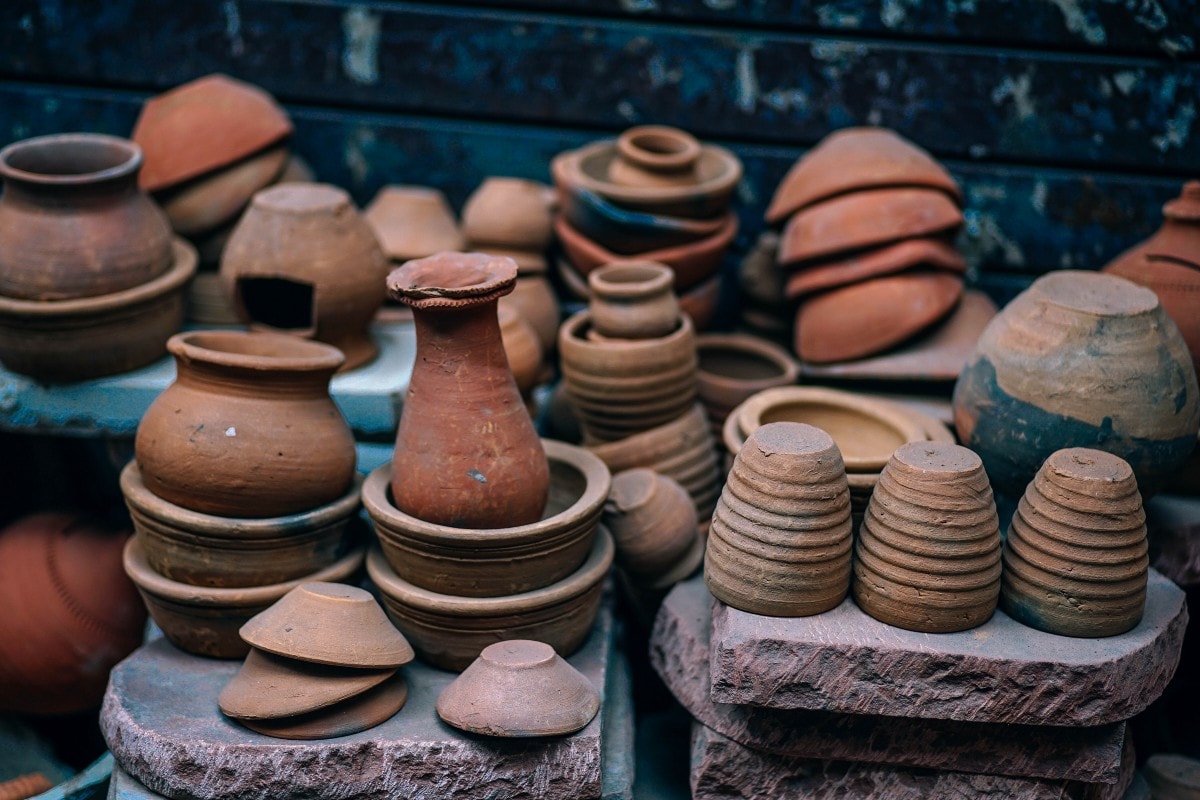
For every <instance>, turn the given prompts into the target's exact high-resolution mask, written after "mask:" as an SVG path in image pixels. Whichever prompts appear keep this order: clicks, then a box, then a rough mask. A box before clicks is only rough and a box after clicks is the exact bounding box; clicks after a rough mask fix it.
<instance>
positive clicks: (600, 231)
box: [560, 187, 726, 253]
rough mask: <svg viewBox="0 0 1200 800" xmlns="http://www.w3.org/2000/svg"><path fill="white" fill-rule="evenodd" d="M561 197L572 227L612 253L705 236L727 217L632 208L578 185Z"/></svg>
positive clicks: (637, 250)
mask: <svg viewBox="0 0 1200 800" xmlns="http://www.w3.org/2000/svg"><path fill="white" fill-rule="evenodd" d="M560 199H561V205H562V215H563V217H564V218H565V219H566V221H567V222H569V223H570V224H571V227H572V228H574V229H575V230H577V231H578V232H579V233H581V234H583V235H584V236H586V237H587V238H588V239H591V240H592V241H593V242H595V243H596V244H598V245H600V246H601V247H604V248H607V249H608V250H611V251H613V252H614V253H645V252H648V251H651V250H662V249H664V248H667V247H674V246H677V245H682V244H687V243H688V242H694V241H697V240H699V239H705V238H707V237H709V236H712V235H713V234H715V233H716V232H717V231H718V230H720V228H721V226H722V225H724V224H725V221H726V219H725V216H724V215H723V214H722V215H718V216H715V217H705V218H702V219H692V218H689V217H676V216H672V215H670V214H651V213H647V212H645V211H635V210H632V209H628V208H625V207H624V206H620V205H617V204H616V203H613V202H611V201H609V200H607V199H606V198H604V197H601V196H600V195H598V194H596V193H595V192H590V191H588V190H587V189H582V188H579V187H575V188H574V189H571V190H569V191H566V192H564V193H563V194H562V196H561V198H560Z"/></svg>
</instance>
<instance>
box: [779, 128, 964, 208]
mask: <svg viewBox="0 0 1200 800" xmlns="http://www.w3.org/2000/svg"><path fill="white" fill-rule="evenodd" d="M901 186H923V187H928V188H931V189H937V190H939V191H942V192H945V193H946V194H947V195H948V196H949V197H951V198H952V199H953V200H954V201H955V202H956V203H958V204H960V205H961V203H962V193H961V192H960V191H959V188H958V184H957V183H955V181H954V178H952V177H950V174H949V173H948V172H946V170H945V169H944V168H943V167H942V165H941V164H939V163H938V162H937V161H935V160H934V159H933V157H932V156H930V155H929V153H927V152H925V151H924V150H922V149H921V148H919V147H917V146H916V145H915V144H913V143H912V142H910V141H908V140H907V139H905V138H903V137H901V136H900V135H899V134H897V133H896V132H895V131H890V130H887V129H885V128H844V129H842V130H840V131H834V132H833V133H831V134H829V135H828V136H826V137H825V138H824V139H822V140H821V141H820V142H819V143H818V144H817V146H816V147H814V148H813V149H812V150H810V151H809V152H807V153H805V154H804V157H803V158H801V159H800V160H799V161H797V162H796V163H795V164H794V165H793V166H792V168H791V169H790V170H788V173H787V175H785V176H784V177H783V180H782V181H780V183H779V188H778V189H776V190H775V196H774V197H772V198H771V204H770V206H769V207H768V208H767V214H766V218H767V223H768V224H771V225H778V224H779V223H781V222H783V221H784V220H786V219H787V218H788V217H790V216H792V215H793V214H795V213H796V212H797V211H799V210H801V209H803V208H807V207H809V206H811V205H814V204H815V203H817V202H819V201H822V200H827V199H828V198H831V197H835V196H837V195H842V194H846V193H849V192H855V191H860V190H863V189H876V188H884V187H901Z"/></svg>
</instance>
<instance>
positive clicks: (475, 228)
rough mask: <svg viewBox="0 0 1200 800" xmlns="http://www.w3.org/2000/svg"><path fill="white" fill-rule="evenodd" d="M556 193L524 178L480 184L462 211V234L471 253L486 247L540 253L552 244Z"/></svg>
mask: <svg viewBox="0 0 1200 800" xmlns="http://www.w3.org/2000/svg"><path fill="white" fill-rule="evenodd" d="M553 204H554V190H553V189H551V188H550V187H549V186H546V185H544V184H541V183H538V182H536V181H529V180H524V179H522V178H502V177H492V178H488V179H487V180H485V181H484V182H483V183H482V184H480V186H479V188H477V189H476V190H475V191H474V192H472V193H471V196H470V197H468V198H467V202H466V203H465V204H464V205H463V211H462V232H463V236H465V237H466V239H467V241H468V242H469V243H470V247H471V249H472V250H482V251H484V252H489V250H488V247H487V245H498V246H500V247H506V248H512V249H514V250H522V251H525V252H529V253H541V252H543V251H544V250H545V249H546V248H547V247H549V245H550V237H551V228H550V226H551V213H550V210H551V207H552V206H553Z"/></svg>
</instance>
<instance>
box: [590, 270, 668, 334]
mask: <svg viewBox="0 0 1200 800" xmlns="http://www.w3.org/2000/svg"><path fill="white" fill-rule="evenodd" d="M674 277H675V276H674V273H672V272H671V268H670V267H668V266H666V265H665V264H656V263H654V262H652V261H617V262H614V263H612V264H607V265H605V266H603V267H600V268H599V269H596V270H593V271H592V272H591V273H589V274H588V288H589V289H591V293H592V300H591V302H590V303H589V304H588V311H590V312H591V321H592V327H591V330H593V331H595V332H596V333H598V334H600V335H601V336H605V337H609V338H616V339H654V338H658V337H661V336H666V335H668V334H670V333H671V332H672V331H674V330H675V329H676V328H677V327H679V301H678V299H677V298H676V297H675V293H674V292H673V291H672V290H671V285H672V282H673V281H674Z"/></svg>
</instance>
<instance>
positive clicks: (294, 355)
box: [134, 331, 356, 518]
mask: <svg viewBox="0 0 1200 800" xmlns="http://www.w3.org/2000/svg"><path fill="white" fill-rule="evenodd" d="M167 347H168V349H169V350H170V351H171V354H172V355H174V356H175V364H176V378H175V382H174V383H172V384H171V385H170V386H168V387H167V388H166V389H165V390H164V391H163V393H162V394H161V395H159V396H158V397H157V398H156V399H155V401H154V402H153V403H151V405H150V407H149V408H148V409H146V413H145V415H143V417H142V420H141V422H140V423H139V424H138V431H137V438H136V440H135V445H134V449H135V452H136V455H137V463H138V467H139V468H140V469H141V473H142V480H143V481H144V482H145V485H146V488H147V489H149V490H150V491H151V492H153V493H154V494H155V495H157V496H158V497H161V498H162V499H163V500H166V501H168V502H170V503H174V504H175V505H177V506H182V507H183V508H186V509H190V510H192V511H199V512H201V513H203V514H213V515H216V516H222V517H251V518H256V517H257V518H262V517H280V516H284V515H289V514H298V513H301V512H304V511H309V510H312V509H314V508H319V507H320V506H323V505H325V504H327V503H332V502H333V501H335V500H337V499H338V498H339V497H341V496H342V495H343V494H345V493H346V491H347V490H348V489H349V488H350V485H351V483H352V482H353V480H354V466H355V460H356V454H355V450H354V435H353V434H352V433H351V431H350V426H349V425H348V424H347V423H346V420H345V418H344V417H342V414H341V412H340V411H339V410H338V408H337V406H336V405H334V402H333V399H332V398H331V397H330V396H329V380H330V378H331V377H332V376H333V373H334V371H335V370H336V369H337V368H338V366H340V365H341V363H342V355H341V353H339V352H338V351H337V350H336V349H335V348H333V347H330V346H328V345H325V344H321V343H320V342H310V341H305V340H303V339H297V338H295V337H292V336H285V335H283V334H276V333H262V332H243V331H193V332H190V333H181V334H179V335H178V336H175V337H172V339H171V341H170V342H168V344H167Z"/></svg>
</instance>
